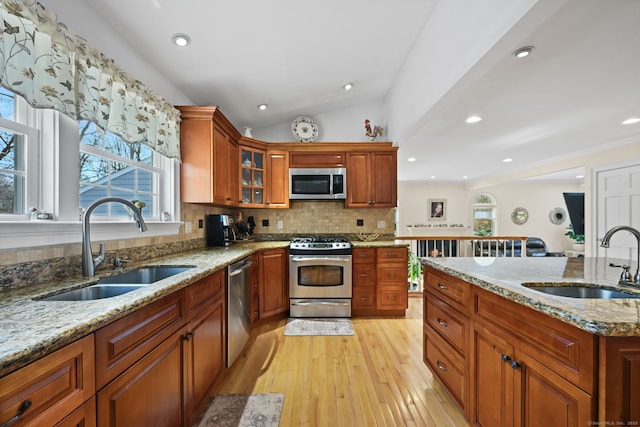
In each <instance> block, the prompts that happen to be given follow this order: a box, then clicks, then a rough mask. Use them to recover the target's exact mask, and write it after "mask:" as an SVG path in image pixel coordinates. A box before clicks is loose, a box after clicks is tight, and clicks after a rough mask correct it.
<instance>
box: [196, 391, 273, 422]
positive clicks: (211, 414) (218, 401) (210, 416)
mask: <svg viewBox="0 0 640 427" xmlns="http://www.w3.org/2000/svg"><path fill="white" fill-rule="evenodd" d="M283 402H284V395H282V394H277V393H270V394H216V395H214V396H213V397H212V398H211V402H210V403H209V407H208V408H207V410H206V411H205V413H204V415H203V416H202V417H201V418H200V421H199V422H198V427H278V424H279V423H280V413H281V412H282V404H283Z"/></svg>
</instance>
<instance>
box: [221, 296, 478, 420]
mask: <svg viewBox="0 0 640 427" xmlns="http://www.w3.org/2000/svg"><path fill="white" fill-rule="evenodd" d="M352 321H353V327H354V329H355V331H356V335H355V336H338V337H329V336H320V337H318V336H315V337H304V336H303V337H298V336H287V337H285V336H284V328H285V325H286V319H276V320H273V321H269V322H268V323H265V324H261V325H259V326H258V327H257V328H255V329H254V331H253V332H252V334H251V338H250V341H249V344H248V346H247V350H245V352H244V353H243V354H242V355H241V356H240V357H239V358H238V359H237V360H236V362H235V364H234V365H233V366H232V367H231V369H229V371H228V372H227V374H226V376H225V377H224V378H223V379H222V380H221V381H220V383H219V384H218V385H217V386H216V388H215V390H214V392H215V393H282V394H283V395H284V396H285V399H284V405H283V408H282V417H281V419H280V425H281V426H312V427H313V426H333V427H341V426H348V427H352V426H366V427H369V426H389V427H395V426H420V427H423V426H424V427H431V426H433V427H435V426H438V427H442V426H451V427H458V426H467V425H468V424H467V423H466V422H465V421H464V418H462V416H461V415H460V412H459V411H458V410H457V408H456V407H455V406H454V405H453V403H452V402H451V401H450V399H449V398H448V396H446V394H445V392H444V391H443V389H442V387H441V386H440V385H439V384H438V383H437V382H436V381H435V380H434V379H433V377H432V374H431V372H430V371H429V369H428V368H427V367H426V365H425V364H424V362H423V361H422V298H421V297H413V296H412V297H411V298H409V309H408V310H407V315H406V317H403V318H397V317H393V318H359V317H357V318H354V319H352Z"/></svg>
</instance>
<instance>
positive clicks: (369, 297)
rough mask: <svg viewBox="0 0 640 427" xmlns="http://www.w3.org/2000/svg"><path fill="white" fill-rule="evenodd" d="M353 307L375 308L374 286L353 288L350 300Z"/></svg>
mask: <svg viewBox="0 0 640 427" xmlns="http://www.w3.org/2000/svg"><path fill="white" fill-rule="evenodd" d="M351 304H352V307H353V308H354V309H357V308H376V290H375V288H371V287H368V288H354V289H353V300H352V302H351Z"/></svg>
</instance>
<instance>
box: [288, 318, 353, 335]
mask: <svg viewBox="0 0 640 427" xmlns="http://www.w3.org/2000/svg"><path fill="white" fill-rule="evenodd" d="M284 334H285V335H286V336H295V335H355V334H356V333H355V331H354V330H353V324H352V323H351V319H315V318H314V319H310V318H305V319H289V320H287V326H286V327H285V328H284Z"/></svg>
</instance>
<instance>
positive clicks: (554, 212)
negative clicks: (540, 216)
mask: <svg viewBox="0 0 640 427" xmlns="http://www.w3.org/2000/svg"><path fill="white" fill-rule="evenodd" d="M565 219H567V212H566V211H565V210H564V209H562V208H553V209H551V211H550V212H549V221H551V224H555V225H560V224H562V223H563V222H564V220H565Z"/></svg>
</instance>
